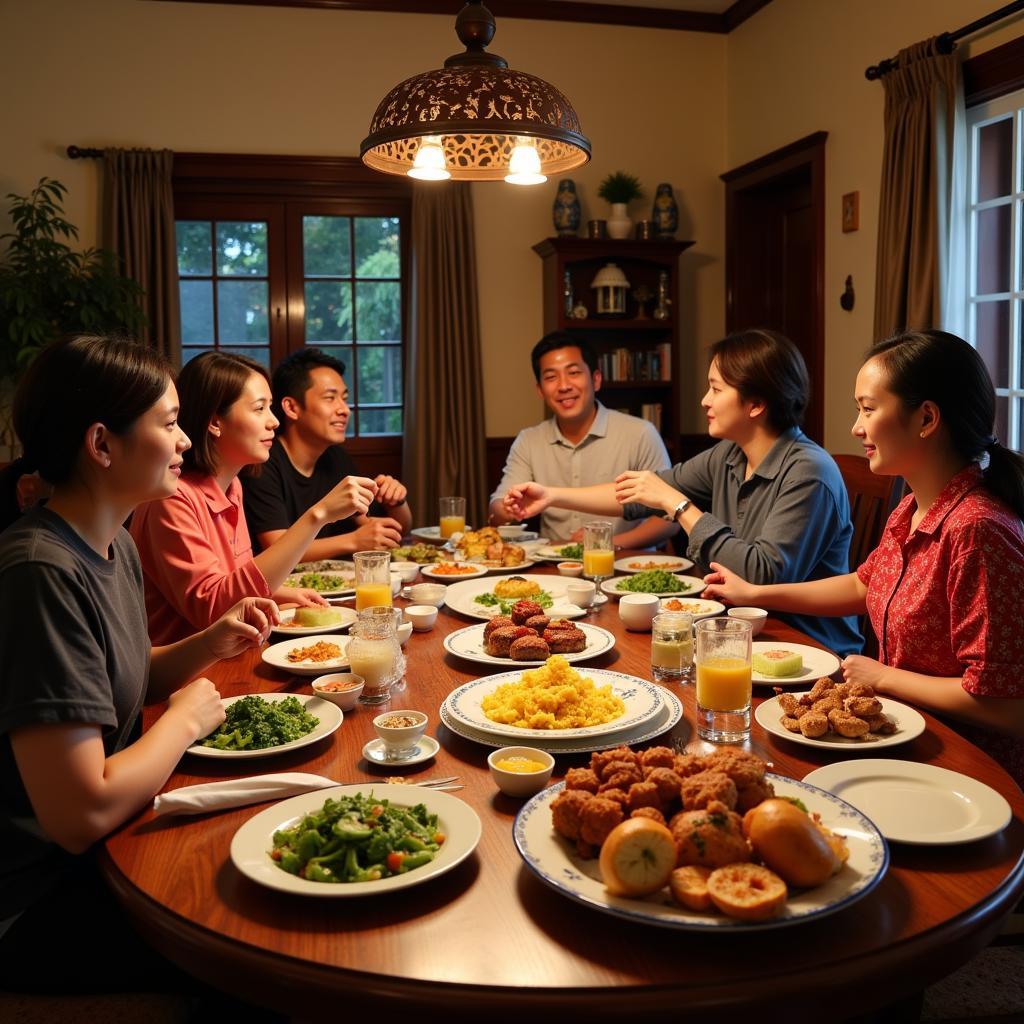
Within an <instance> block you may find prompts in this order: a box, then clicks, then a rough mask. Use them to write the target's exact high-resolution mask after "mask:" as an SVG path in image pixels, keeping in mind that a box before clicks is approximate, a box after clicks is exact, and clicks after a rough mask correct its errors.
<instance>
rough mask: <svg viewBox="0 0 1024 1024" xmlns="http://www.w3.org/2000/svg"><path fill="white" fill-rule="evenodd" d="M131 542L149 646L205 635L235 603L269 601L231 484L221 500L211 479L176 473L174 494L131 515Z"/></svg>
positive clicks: (236, 487)
mask: <svg viewBox="0 0 1024 1024" xmlns="http://www.w3.org/2000/svg"><path fill="white" fill-rule="evenodd" d="M131 535H132V537H133V538H134V539H135V544H136V546H137V547H138V549H139V558H140V559H141V561H142V571H143V573H144V575H145V592H146V614H147V616H148V619H149V636H150V639H151V640H152V642H153V643H154V644H157V645H160V644H170V643H174V642H175V641H177V640H181V639H183V638H184V637H186V636H191V634H193V633H195V632H196V631H197V630H200V629H205V628H206V627H207V626H208V625H210V623H211V622H213V621H214V620H215V619H217V618H219V617H220V616H221V615H223V614H224V612H226V611H227V610H228V609H229V608H230V607H231V606H232V605H233V604H236V603H237V602H238V601H240V600H241V599H242V598H243V597H270V587H269V586H268V584H267V581H266V578H265V577H264V575H263V573H262V572H260V570H259V568H258V566H257V565H256V563H255V562H254V561H253V554H252V541H251V540H250V539H249V528H248V526H246V522H245V515H244V514H243V512H242V485H241V484H240V483H239V482H238V477H235V478H234V479H233V480H232V481H231V483H230V484H229V485H228V489H227V493H225V492H224V491H222V490H221V489H220V485H219V484H218V483H217V481H216V480H215V479H214V478H213V477H212V476H209V475H207V474H203V473H196V472H194V471H189V472H186V473H183V474H182V475H181V479H180V480H179V481H178V489H177V491H176V492H175V493H174V494H172V495H170V496H169V497H167V498H161V499H160V500H159V501H150V502H147V503H146V504H145V505H140V506H139V507H138V508H137V509H136V511H135V515H134V516H133V517H132V524H131Z"/></svg>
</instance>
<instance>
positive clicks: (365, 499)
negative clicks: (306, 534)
mask: <svg viewBox="0 0 1024 1024" xmlns="http://www.w3.org/2000/svg"><path fill="white" fill-rule="evenodd" d="M376 496H377V484H376V483H375V482H374V481H373V480H371V479H370V478H369V477H365V476H347V477H345V478H344V479H343V480H342V481H341V482H340V483H338V484H336V485H335V486H334V488H333V490H331V491H330V492H329V493H328V494H327V495H326V496H325V497H324V498H323V499H322V500H321V501H320V503H319V504H320V506H321V507H322V508H323V509H324V511H325V512H326V513H327V521H328V522H329V523H333V522H336V521H337V520H339V519H348V517H349V516H355V515H365V514H366V512H367V510H368V509H369V507H370V502H372V501H373V499H374V498H375V497H376Z"/></svg>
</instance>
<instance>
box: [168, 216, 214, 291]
mask: <svg viewBox="0 0 1024 1024" xmlns="http://www.w3.org/2000/svg"><path fill="white" fill-rule="evenodd" d="M211 226H212V225H211V224H210V222H209V221H208V220H179V221H176V222H175V225H174V233H175V236H176V238H177V244H178V273H179V274H181V275H182V276H183V277H184V276H186V275H188V274H192V275H197V274H198V275H206V276H207V277H209V276H210V275H211V274H212V273H213V259H212V256H211V251H210V242H211V239H212V235H211V232H210V228H211Z"/></svg>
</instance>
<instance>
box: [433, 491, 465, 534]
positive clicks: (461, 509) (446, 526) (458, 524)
mask: <svg viewBox="0 0 1024 1024" xmlns="http://www.w3.org/2000/svg"><path fill="white" fill-rule="evenodd" d="M439 504H440V506H441V510H440V527H441V540H447V539H448V538H449V537H450V536H451V535H452V534H453V533H464V532H465V530H466V499H465V498H441V499H440V501H439Z"/></svg>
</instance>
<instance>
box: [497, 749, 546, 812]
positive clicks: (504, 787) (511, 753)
mask: <svg viewBox="0 0 1024 1024" xmlns="http://www.w3.org/2000/svg"><path fill="white" fill-rule="evenodd" d="M487 767H488V768H490V770H491V778H492V779H494V783H495V785H496V786H497V787H498V789H500V790H501V791H502V793H504V794H505V795H506V796H512V797H516V798H517V799H525V798H526V797H528V796H533V795H534V793H539V792H540V791H541V790H542V789H543V788H544V787H545V786H546V785H547V784H548V783H549V782H550V781H551V772H552V771H553V770H554V767H555V759H554V758H553V757H552V756H551V755H550V754H549V753H548V752H547V751H546V750H537V749H536V748H535V747H502V748H501V749H500V750H492V751H491V753H490V754H489V755H488V757H487Z"/></svg>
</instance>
